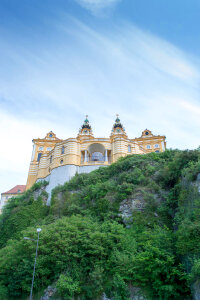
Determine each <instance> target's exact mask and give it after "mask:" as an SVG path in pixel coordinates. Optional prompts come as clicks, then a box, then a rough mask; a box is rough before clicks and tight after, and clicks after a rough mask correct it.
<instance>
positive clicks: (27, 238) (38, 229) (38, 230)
mask: <svg viewBox="0 0 200 300" xmlns="http://www.w3.org/2000/svg"><path fill="white" fill-rule="evenodd" d="M41 230H42V229H41V228H37V233H38V238H37V240H34V239H31V238H29V237H26V236H25V237H24V239H25V240H31V241H34V242H37V246H36V253H35V262H34V268H33V278H32V284H31V293H30V300H31V299H32V293H33V283H34V277H35V266H36V259H37V252H38V243H39V235H40V232H41Z"/></svg>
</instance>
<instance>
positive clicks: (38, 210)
mask: <svg viewBox="0 0 200 300" xmlns="http://www.w3.org/2000/svg"><path fill="white" fill-rule="evenodd" d="M199 173H200V152H199V151H198V150H195V151H178V150H173V151H172V150H170V151H166V152H165V153H151V154H148V155H133V156H128V157H125V158H122V159H120V160H119V161H118V162H117V163H114V164H112V165H111V166H109V167H107V168H100V169H99V170H97V171H94V172H92V173H90V174H80V175H76V176H75V177H73V178H72V180H71V181H70V182H68V183H66V184H65V185H63V186H59V187H57V188H55V189H54V191H53V193H52V201H51V206H50V207H47V206H46V205H45V199H46V198H45V197H46V194H45V193H46V192H45V191H44V190H43V187H44V185H45V184H46V183H40V184H36V185H35V186H33V187H32V189H31V190H29V191H27V192H26V193H25V194H24V195H22V196H20V197H18V198H13V199H12V200H10V201H9V203H8V204H7V205H6V206H5V208H4V210H3V214H2V215H1V216H0V232H1V235H0V299H22V297H23V295H26V293H28V292H29V291H30V284H31V277H32V270H33V262H34V255H35V246H36V245H35V243H34V242H33V241H27V240H24V239H23V237H24V236H28V237H31V238H33V239H35V238H36V237H37V235H36V228H37V226H40V227H41V228H42V232H41V234H40V243H39V253H38V260H37V267H36V277H35V283H34V288H35V291H39V290H42V289H45V288H46V287H47V286H48V285H50V284H51V285H52V284H53V285H54V286H56V288H57V293H58V295H57V296H58V297H61V298H59V299H79V300H86V299H87V300H89V299H93V300H96V299H101V296H102V294H103V293H105V294H106V295H107V296H108V297H112V299H114V300H120V299H121V300H126V299H127V300H128V299H131V294H134V291H135V290H136V287H139V288H140V290H141V293H142V294H143V295H145V296H146V298H147V299H191V295H192V291H193V290H192V288H193V286H194V283H196V282H198V281H199V280H200V253H199V249H200V193H199V190H200V176H198V174H199ZM134 199H136V200H137V201H139V202H140V203H142V205H141V207H140V209H133V210H132V213H131V217H130V218H125V217H124V216H123V214H122V209H121V208H120V206H122V204H123V203H124V201H132V200H134ZM134 288H135V289H134Z"/></svg>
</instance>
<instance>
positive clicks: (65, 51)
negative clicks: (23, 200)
mask: <svg viewBox="0 0 200 300" xmlns="http://www.w3.org/2000/svg"><path fill="white" fill-rule="evenodd" d="M63 19H66V20H67V21H61V20H60V19H59V20H57V21H56V22H54V23H53V22H52V23H51V28H50V29H51V32H52V31H53V32H54V34H55V35H54V36H51V38H49V39H48V41H44V40H43V37H41V38H40V37H37V38H38V39H39V41H40V42H39V43H31V42H30V41H31V39H32V36H31V38H30V41H29V40H28V39H27V38H26V40H25V41H23V40H18V41H16V40H15V41H13V39H12V38H8V37H7V36H6V37H4V39H3V40H2V41H1V44H0V64H1V69H0V103H1V107H0V123H1V125H0V126H1V131H0V139H1V140H3V141H4V143H5V145H6V148H7V149H10V151H7V149H6V151H5V149H4V148H1V150H2V151H4V153H0V159H1V160H2V161H1V162H0V173H1V174H2V176H3V174H4V173H5V168H7V169H8V170H9V172H11V170H12V168H13V169H14V170H19V176H18V177H17V175H16V177H15V178H22V174H23V178H24V180H23V182H16V184H17V183H24V181H25V180H26V175H27V170H28V164H29V159H30V156H31V153H30V152H31V139H32V138H34V137H38V136H40V137H43V136H44V135H45V133H46V132H47V131H49V130H53V131H55V132H56V133H57V135H58V137H61V138H68V137H70V136H76V134H77V132H78V128H79V126H80V125H81V123H82V119H83V116H84V114H86V113H87V114H89V119H90V121H91V124H92V127H93V131H94V134H95V135H96V136H109V134H110V130H111V128H112V124H113V120H114V117H115V114H116V113H119V114H120V117H121V120H122V122H123V124H124V126H125V128H126V131H127V133H128V135H129V137H130V138H134V137H135V136H139V135H140V134H141V132H142V130H143V129H145V128H149V129H151V130H152V131H153V133H155V134H165V135H166V136H167V141H168V147H173V148H175V147H178V148H182V149H184V148H194V147H197V146H198V145H199V141H198V140H197V136H198V135H199V126H200V118H199V98H200V90H199V83H200V67H199V66H200V63H199V59H198V58H194V57H192V56H190V55H188V54H186V53H184V52H183V51H181V50H180V49H178V48H177V47H175V46H174V45H172V44H170V43H169V42H167V41H165V40H163V39H161V38H159V37H157V36H155V35H153V34H151V33H149V32H144V31H142V30H140V29H138V28H137V27H135V26H133V25H132V24H129V23H123V24H119V25H115V26H114V25H112V26H111V27H110V30H107V31H106V32H105V31H104V30H100V29H93V28H91V27H89V26H87V25H85V24H84V23H82V22H80V21H78V20H77V19H73V18H70V17H69V16H66V15H65V16H64V18H63ZM13 145H14V146H13ZM13 147H14V149H15V156H14V159H13V160H12V159H11V154H12V153H13ZM16 156H17V160H16V159H15V157H16ZM24 162H25V164H24ZM9 174H10V173H9ZM3 177H4V176H3ZM17 180H18V179H16V181H17ZM8 182H10V175H9V181H8ZM0 184H1V182H0ZM4 188H5V184H4V185H1V186H0V189H1V191H3V190H4ZM7 188H9V186H8V187H7Z"/></svg>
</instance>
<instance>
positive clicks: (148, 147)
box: [128, 144, 159, 153]
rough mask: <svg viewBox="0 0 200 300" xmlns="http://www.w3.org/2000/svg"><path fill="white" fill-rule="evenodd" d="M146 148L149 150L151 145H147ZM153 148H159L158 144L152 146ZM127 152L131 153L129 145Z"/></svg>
mask: <svg viewBox="0 0 200 300" xmlns="http://www.w3.org/2000/svg"><path fill="white" fill-rule="evenodd" d="M146 148H147V149H151V145H147V146H146ZM154 148H159V145H158V144H155V145H154ZM128 152H129V153H130V152H131V145H128ZM155 152H159V151H155Z"/></svg>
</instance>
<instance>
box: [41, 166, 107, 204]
mask: <svg viewBox="0 0 200 300" xmlns="http://www.w3.org/2000/svg"><path fill="white" fill-rule="evenodd" d="M99 167H102V166H101V165H95V166H94V165H93V166H82V167H79V166H75V165H66V166H60V167H58V168H55V169H53V170H52V171H51V174H50V175H48V176H47V177H45V178H42V179H38V180H37V182H39V181H43V180H46V181H47V182H48V183H49V184H48V185H47V186H46V191H47V193H48V194H49V196H48V200H47V205H50V202H51V191H52V190H53V189H54V188H55V187H56V186H58V185H63V184H64V183H65V182H67V181H69V180H70V179H71V178H72V177H73V176H74V175H75V174H76V173H78V174H81V173H90V172H92V171H94V170H97V169H98V168H99Z"/></svg>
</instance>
